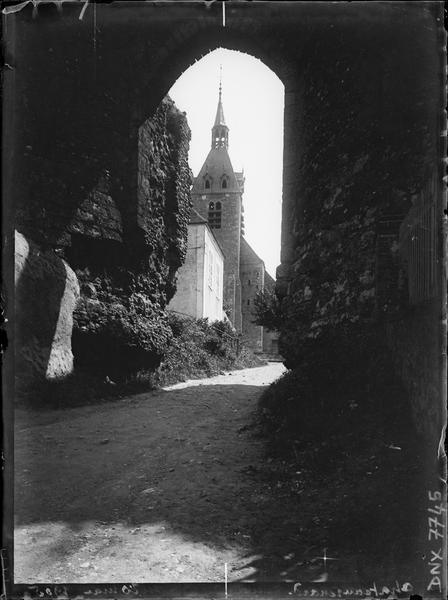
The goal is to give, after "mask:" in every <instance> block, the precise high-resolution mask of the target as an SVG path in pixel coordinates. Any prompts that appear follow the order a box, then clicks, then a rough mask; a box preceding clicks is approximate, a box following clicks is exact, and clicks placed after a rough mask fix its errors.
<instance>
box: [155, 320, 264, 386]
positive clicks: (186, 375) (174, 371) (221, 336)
mask: <svg viewBox="0 0 448 600" xmlns="http://www.w3.org/2000/svg"><path fill="white" fill-rule="evenodd" d="M168 323H169V326H170V328H171V331H172V334H173V337H172V339H171V341H170V343H169V345H168V350H167V352H166V354H165V356H164V358H163V360H162V362H161V364H160V367H159V368H158V369H157V370H156V372H155V373H154V375H153V376H152V377H151V380H152V381H153V383H154V384H155V385H165V384H169V383H175V382H177V381H183V380H185V379H196V378H200V377H210V376H212V375H217V374H218V373H220V372H221V371H222V370H228V369H238V368H245V367H252V366H259V365H260V364H263V363H262V362H261V361H260V360H259V359H257V358H256V357H255V355H254V354H253V353H252V352H251V351H250V350H249V349H247V348H245V347H243V346H240V344H239V342H238V338H237V336H236V334H235V332H234V331H233V329H232V327H231V326H230V324H229V323H228V322H226V321H215V322H214V323H209V322H208V320H207V319H198V320H195V319H191V318H184V317H179V316H177V315H176V314H174V313H170V314H169V317H168Z"/></svg>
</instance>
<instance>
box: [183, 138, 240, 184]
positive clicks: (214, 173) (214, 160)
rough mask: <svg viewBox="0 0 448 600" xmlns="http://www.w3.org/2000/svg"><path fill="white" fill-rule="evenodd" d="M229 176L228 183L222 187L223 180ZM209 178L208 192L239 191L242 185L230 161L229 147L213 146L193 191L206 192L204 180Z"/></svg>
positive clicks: (195, 181)
mask: <svg viewBox="0 0 448 600" xmlns="http://www.w3.org/2000/svg"><path fill="white" fill-rule="evenodd" d="M225 177H226V178H227V185H226V188H225V189H222V181H223V179H224V178H225ZM205 179H209V181H210V188H209V189H207V192H227V193H228V192H238V193H241V191H242V190H241V187H240V185H239V183H238V181H237V178H236V175H235V172H234V170H233V167H232V163H231V161H230V156H229V153H228V152H227V148H222V147H221V148H212V149H211V150H210V152H209V153H208V155H207V158H206V159H205V162H204V164H203V165H202V168H201V170H200V171H199V174H198V176H197V177H196V179H195V180H194V183H193V189H192V192H193V193H197V194H200V193H202V194H203V193H204V181H205Z"/></svg>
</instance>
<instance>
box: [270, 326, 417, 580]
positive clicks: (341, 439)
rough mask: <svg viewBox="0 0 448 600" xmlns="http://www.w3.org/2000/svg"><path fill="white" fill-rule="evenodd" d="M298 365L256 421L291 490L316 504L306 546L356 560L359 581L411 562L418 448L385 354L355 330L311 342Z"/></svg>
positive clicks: (371, 335) (273, 390)
mask: <svg viewBox="0 0 448 600" xmlns="http://www.w3.org/2000/svg"><path fill="white" fill-rule="evenodd" d="M349 334H350V335H349ZM336 344H337V345H336ZM296 360H297V362H298V363H299V366H298V367H296V368H295V369H293V370H289V371H287V372H286V373H285V374H284V375H283V376H282V377H281V378H280V379H278V380H277V381H276V382H275V383H274V384H273V385H272V386H270V388H269V389H268V390H266V391H265V393H264V394H263V396H262V397H261V400H260V405H259V415H258V419H259V421H258V425H259V427H260V429H261V431H262V434H263V436H264V437H265V438H266V439H267V440H268V448H269V450H268V454H269V456H270V457H271V458H270V460H275V462H276V463H277V464H279V465H280V467H281V468H280V470H283V471H284V474H283V477H284V479H285V481H286V485H287V486H289V488H290V491H291V493H293V494H295V493H296V494H298V501H299V500H302V501H304V497H305V496H306V495H310V494H311V495H313V497H314V498H315V499H316V501H317V499H318V505H319V518H320V522H319V528H318V529H319V531H318V532H316V527H315V526H313V523H312V522H311V520H310V524H309V526H310V531H312V532H313V533H312V537H313V542H314V543H316V535H318V537H319V540H318V541H319V543H322V544H323V546H329V547H332V548H333V550H335V549H338V553H339V555H345V556H347V555H350V554H352V555H354V556H356V555H359V556H358V559H357V560H358V565H359V568H360V570H361V571H362V570H363V572H364V573H365V575H366V576H369V571H368V569H369V565H370V567H372V565H373V564H376V561H379V562H378V564H381V565H383V566H384V574H387V573H388V572H389V571H390V572H391V573H392V572H393V569H394V568H395V565H396V564H398V563H400V562H401V564H402V563H403V562H404V564H409V565H410V564H411V560H412V557H410V556H408V555H406V552H407V550H406V548H407V547H408V548H409V551H410V550H411V549H412V547H413V546H415V544H413V543H412V541H411V538H412V536H413V535H415V533H416V532H415V527H414V526H415V523H416V522H417V521H418V517H417V511H418V509H419V503H420V504H421V502H422V501H423V498H422V497H421V494H420V495H419V494H418V493H416V489H419V488H420V487H422V489H423V484H422V482H419V481H418V478H419V476H420V475H419V474H421V473H422V468H421V456H420V452H419V447H421V445H420V444H421V442H420V441H419V437H418V435H417V433H416V431H415V428H414V427H413V425H412V421H411V417H410V414H409V407H408V401H407V395H406V392H405V390H404V389H403V387H402V385H401V384H400V382H399V381H398V379H397V376H396V374H395V372H394V368H393V361H392V357H391V355H390V352H388V351H387V349H386V348H385V347H384V345H383V343H382V341H381V339H380V338H379V336H378V334H377V333H376V332H375V331H374V330H373V329H372V330H370V331H369V330H366V329H364V330H363V331H361V329H360V328H359V329H358V330H356V329H355V328H353V326H352V327H350V329H348V328H347V329H346V330H344V329H342V330H340V331H339V330H338V331H334V332H333V333H332V334H328V333H327V335H325V337H323V336H322V337H320V338H319V340H318V341H314V342H313V340H309V341H308V342H307V343H305V344H304V345H303V347H302V348H301V349H300V352H297V355H296ZM303 492H306V493H303ZM308 492H309V494H308ZM342 500H343V501H342ZM302 506H303V508H304V509H306V506H305V505H303V504H302ZM304 514H305V513H304ZM313 514H315V513H313ZM372 531H375V532H376V533H375V536H372V535H371V534H370V533H369V532H372ZM404 539H405V540H406V542H405V543H403V540H404ZM359 540H362V543H361V544H360V546H359V547H358V546H357V545H356V544H358V541H359ZM361 553H363V555H361ZM363 556H364V558H363ZM372 557H374V559H375V560H374V561H372ZM397 561H398V562H397Z"/></svg>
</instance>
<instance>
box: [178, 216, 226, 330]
mask: <svg viewBox="0 0 448 600" xmlns="http://www.w3.org/2000/svg"><path fill="white" fill-rule="evenodd" d="M223 274H224V255H223V252H222V250H221V248H220V247H219V244H218V242H217V240H216V238H215V236H214V235H213V232H212V230H211V229H210V226H209V224H208V223H207V220H206V219H204V218H203V217H201V216H200V215H199V214H198V213H197V212H196V211H195V210H194V209H193V210H192V211H191V216H190V222H189V225H188V246H187V256H186V258H185V262H184V264H183V265H182V266H181V267H180V269H179V271H178V273H177V291H176V293H175V295H174V296H173V298H172V299H171V302H170V303H169V304H168V307H167V308H168V310H172V311H176V312H178V313H181V314H183V315H188V316H190V317H194V318H195V319H202V318H208V319H209V321H211V322H212V321H220V320H222V318H223Z"/></svg>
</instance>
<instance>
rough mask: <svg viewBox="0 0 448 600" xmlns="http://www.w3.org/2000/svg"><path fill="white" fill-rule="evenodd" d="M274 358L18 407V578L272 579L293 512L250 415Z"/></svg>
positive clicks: (276, 370)
mask: <svg viewBox="0 0 448 600" xmlns="http://www.w3.org/2000/svg"><path fill="white" fill-rule="evenodd" d="M283 370H284V367H283V366H282V365H281V364H280V363H271V364H269V365H268V366H265V367H260V368H255V369H246V370H243V371H234V372H232V373H229V374H225V375H221V376H217V377H214V378H211V379H204V380H199V381H190V382H187V383H182V384H177V385H174V386H171V387H170V388H165V390H162V391H159V392H153V393H147V394H140V395H138V396H133V397H128V398H124V399H121V400H117V401H114V402H111V403H108V404H99V405H96V406H86V407H77V408H71V409H68V410H66V411H62V410H59V411H45V412H40V413H30V412H24V411H18V414H17V417H16V434H15V435H16V442H15V472H16V478H15V481H16V490H15V512H16V529H15V579H16V582H34V583H38V582H49V581H51V582H71V583H74V582H79V583H82V582H89V583H93V582H120V581H132V582H142V581H145V582H156V581H157V582H187V581H196V582H200V581H220V580H222V578H223V573H224V563H228V570H229V581H236V580H242V579H245V580H252V579H256V580H259V579H265V578H269V577H271V578H272V579H274V580H278V578H279V569H284V562H285V559H286V560H291V559H292V558H293V556H294V555H293V554H292V556H290V557H289V558H288V550H287V546H288V543H287V541H286V540H287V539H289V540H290V539H292V536H293V533H294V524H293V523H291V522H290V521H288V516H287V515H288V512H289V513H291V512H292V511H291V510H289V509H288V502H290V500H289V499H288V498H287V497H285V495H284V494H282V490H281V487H279V486H278V485H277V484H275V485H272V477H269V474H268V473H267V472H266V471H265V470H264V469H263V465H265V464H266V458H265V456H264V452H265V449H264V445H263V440H261V439H260V438H258V437H256V435H255V434H254V431H253V430H252V429H251V427H250V425H251V422H252V416H253V411H254V409H255V407H256V403H257V400H258V398H259V396H260V393H261V392H262V390H263V388H264V386H266V385H268V384H269V383H271V382H272V381H274V380H275V379H276V378H277V377H279V376H280V374H281V373H282V372H283ZM291 518H293V517H291ZM290 544H291V542H290V541H289V545H290ZM285 554H286V556H285ZM282 575H283V576H285V575H287V571H283V572H282Z"/></svg>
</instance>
